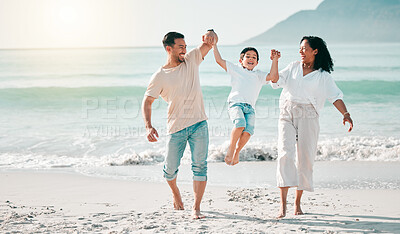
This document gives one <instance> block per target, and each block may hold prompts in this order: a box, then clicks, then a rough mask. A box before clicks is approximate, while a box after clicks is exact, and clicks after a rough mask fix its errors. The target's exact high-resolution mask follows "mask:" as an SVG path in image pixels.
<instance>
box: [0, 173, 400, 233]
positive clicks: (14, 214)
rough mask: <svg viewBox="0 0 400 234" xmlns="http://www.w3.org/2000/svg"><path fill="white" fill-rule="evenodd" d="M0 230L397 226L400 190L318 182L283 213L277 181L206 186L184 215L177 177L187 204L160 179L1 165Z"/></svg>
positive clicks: (394, 229) (361, 229) (353, 229)
mask: <svg viewBox="0 0 400 234" xmlns="http://www.w3.org/2000/svg"><path fill="white" fill-rule="evenodd" d="M0 188H1V190H0V232H2V233H7V232H17V233H18V232H21V233H33V232H41V233H43V232H47V233H60V232H61V233H67V232H68V233H71V232H73V233H77V232H79V233H82V232H83V233H85V232H91V233H93V232H100V233H131V232H138V233H153V232H162V233H163V232H169V233H290V232H292V233H308V232H322V233H371V232H385V233H399V232H400V203H398V202H397V200H398V198H399V197H400V190H376V189H375V190H367V189H363V190H357V189H344V190H342V189H318V190H317V191H316V192H315V193H305V195H304V198H303V201H304V205H303V211H304V212H305V213H306V215H303V216H295V215H293V214H292V213H293V199H294V198H293V190H291V191H290V192H289V194H290V196H289V201H290V204H289V207H288V210H289V214H288V215H287V217H285V218H284V219H281V220H276V219H275V218H274V217H275V215H276V214H277V213H278V211H279V193H278V189H276V188H229V187H221V186H212V185H211V186H208V187H207V189H206V193H205V195H204V198H203V203H202V210H203V213H204V214H205V215H206V216H207V217H206V218H205V219H202V220H191V219H190V214H191V213H190V207H191V203H192V188H191V185H189V184H183V185H180V188H181V193H182V197H183V201H184V204H185V208H186V210H184V211H175V210H173V209H172V207H173V206H172V202H171V195H170V191H169V188H168V186H167V184H166V183H156V182H137V181H129V180H115V179H106V178H96V177H88V176H84V175H80V174H75V173H66V172H62V173H61V172H43V171H16V170H13V171H2V172H1V173H0Z"/></svg>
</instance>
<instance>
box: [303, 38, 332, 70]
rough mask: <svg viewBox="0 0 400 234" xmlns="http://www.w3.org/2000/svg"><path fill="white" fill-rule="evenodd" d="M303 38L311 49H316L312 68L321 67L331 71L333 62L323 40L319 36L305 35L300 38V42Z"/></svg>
mask: <svg viewBox="0 0 400 234" xmlns="http://www.w3.org/2000/svg"><path fill="white" fill-rule="evenodd" d="M304 40H307V42H308V44H309V45H310V47H311V48H312V49H313V50H315V49H318V54H316V55H315V61H314V69H316V70H318V69H320V68H321V69H322V70H324V71H327V72H329V73H331V71H333V62H332V58H331V55H330V54H329V51H328V47H327V46H326V43H325V41H324V40H322V39H321V38H319V37H314V36H305V37H303V38H302V39H301V41H300V44H301V43H302V42H303V41H304Z"/></svg>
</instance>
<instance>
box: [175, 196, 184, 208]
mask: <svg viewBox="0 0 400 234" xmlns="http://www.w3.org/2000/svg"><path fill="white" fill-rule="evenodd" d="M174 209H175V210H184V209H185V208H184V207H183V202H182V198H181V195H180V194H177V195H174Z"/></svg>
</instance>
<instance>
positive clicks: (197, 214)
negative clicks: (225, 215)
mask: <svg viewBox="0 0 400 234" xmlns="http://www.w3.org/2000/svg"><path fill="white" fill-rule="evenodd" d="M205 217H206V216H204V215H203V214H201V213H200V210H193V212H192V219H204V218H205Z"/></svg>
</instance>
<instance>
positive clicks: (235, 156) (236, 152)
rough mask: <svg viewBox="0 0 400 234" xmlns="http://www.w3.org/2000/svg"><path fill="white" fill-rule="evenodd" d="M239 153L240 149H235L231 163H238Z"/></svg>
mask: <svg viewBox="0 0 400 234" xmlns="http://www.w3.org/2000/svg"><path fill="white" fill-rule="evenodd" d="M239 155H240V151H239V150H235V154H234V155H233V158H232V161H231V165H232V166H233V165H236V164H238V163H239Z"/></svg>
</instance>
